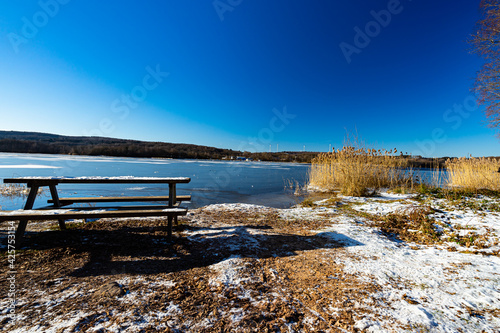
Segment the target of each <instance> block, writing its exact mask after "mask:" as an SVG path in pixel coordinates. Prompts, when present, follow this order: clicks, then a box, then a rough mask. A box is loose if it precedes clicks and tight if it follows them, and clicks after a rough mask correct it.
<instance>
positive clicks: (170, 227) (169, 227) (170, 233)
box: [167, 215, 173, 242]
mask: <svg viewBox="0 0 500 333" xmlns="http://www.w3.org/2000/svg"><path fill="white" fill-rule="evenodd" d="M172 219H173V216H171V215H169V216H168V230H167V232H168V238H167V240H168V241H169V242H171V241H172Z"/></svg>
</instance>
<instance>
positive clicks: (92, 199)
mask: <svg viewBox="0 0 500 333" xmlns="http://www.w3.org/2000/svg"><path fill="white" fill-rule="evenodd" d="M168 200H169V197H168V196H145V197H85V198H83V197H80V198H76V197H75V198H59V202H60V203H61V204H62V205H67V204H69V203H86V202H134V201H136V202H140V201H165V202H168ZM189 200H191V196H190V195H178V196H177V197H176V201H189ZM47 202H48V203H55V200H54V199H49V200H47Z"/></svg>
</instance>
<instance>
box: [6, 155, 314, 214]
mask: <svg viewBox="0 0 500 333" xmlns="http://www.w3.org/2000/svg"><path fill="white" fill-rule="evenodd" d="M308 170H309V165H308V164H297V163H269V162H230V161H209V160H172V159H149V158H113V157H91V156H67V155H44V154H11V153H0V179H1V180H2V182H3V179H4V178H14V177H29V176H44V177H54V176H64V177H81V176H102V177H111V176H135V177H190V178H191V182H190V183H188V184H179V185H177V186H178V190H177V194H179V195H184V194H190V195H191V196H192V201H191V203H189V204H187V206H188V207H190V208H194V207H201V206H204V205H208V204H213V203H232V202H241V203H252V204H259V205H265V206H270V207H277V208H284V207H289V206H291V205H293V204H295V203H297V202H298V201H299V200H300V198H297V197H296V196H294V195H293V192H292V191H290V190H285V188H286V186H287V184H288V183H289V182H290V181H293V182H298V183H299V184H300V185H304V184H305V182H306V180H307V172H308ZM167 189H168V185H167V184H165V185H148V184H144V185H143V184H126V185H120V184H116V185H115V184H108V185H99V184H61V185H58V191H59V196H60V197H71V196H78V197H80V196H100V195H102V196H120V195H127V196H131V195H134V196H143V195H166V194H168V192H167V191H166V190H167ZM49 197H50V194H49V193H48V190H46V191H45V193H44V194H42V197H39V198H37V200H36V201H35V207H40V206H44V205H46V199H48V198H49ZM24 202H25V198H13V199H9V198H4V197H0V206H1V208H2V209H4V210H11V209H20V208H22V207H23V204H24Z"/></svg>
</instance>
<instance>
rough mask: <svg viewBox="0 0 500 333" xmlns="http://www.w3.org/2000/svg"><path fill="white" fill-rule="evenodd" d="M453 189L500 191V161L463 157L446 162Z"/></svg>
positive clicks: (449, 181) (448, 181) (448, 178)
mask: <svg viewBox="0 0 500 333" xmlns="http://www.w3.org/2000/svg"><path fill="white" fill-rule="evenodd" d="M446 169H447V185H448V186H449V187H451V188H453V187H458V188H461V189H466V190H472V191H476V192H477V191H479V190H492V191H500V172H499V171H500V161H498V160H496V159H494V158H486V157H469V158H466V157H462V158H458V159H457V158H455V159H450V160H448V161H446Z"/></svg>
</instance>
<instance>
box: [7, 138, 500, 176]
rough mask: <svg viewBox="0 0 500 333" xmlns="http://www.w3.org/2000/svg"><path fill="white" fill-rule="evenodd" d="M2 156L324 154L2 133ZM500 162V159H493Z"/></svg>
mask: <svg viewBox="0 0 500 333" xmlns="http://www.w3.org/2000/svg"><path fill="white" fill-rule="evenodd" d="M0 152H3V153H20V154H59V155H77V156H94V157H95V156H103V157H131V158H159V159H198V160H220V161H235V162H242V161H244V160H253V161H263V162H292V163H293V162H295V163H311V161H312V159H313V158H314V157H316V156H317V155H318V154H321V153H322V152H305V151H283V152H256V153H252V152H248V151H237V150H232V149H224V148H216V147H209V146H200V145H193V144H184V143H166V142H148V141H138V140H125V139H116V138H105V137H85V136H81V137H76V136H64V135H56V134H48V133H37V132H18V131H0ZM403 157H404V158H407V159H408V167H412V168H419V169H420V168H429V169H433V168H436V167H437V166H439V168H444V165H445V162H446V160H447V159H449V158H454V157H439V158H428V157H422V156H409V155H403ZM491 158H495V159H497V160H500V156H497V157H491Z"/></svg>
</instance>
